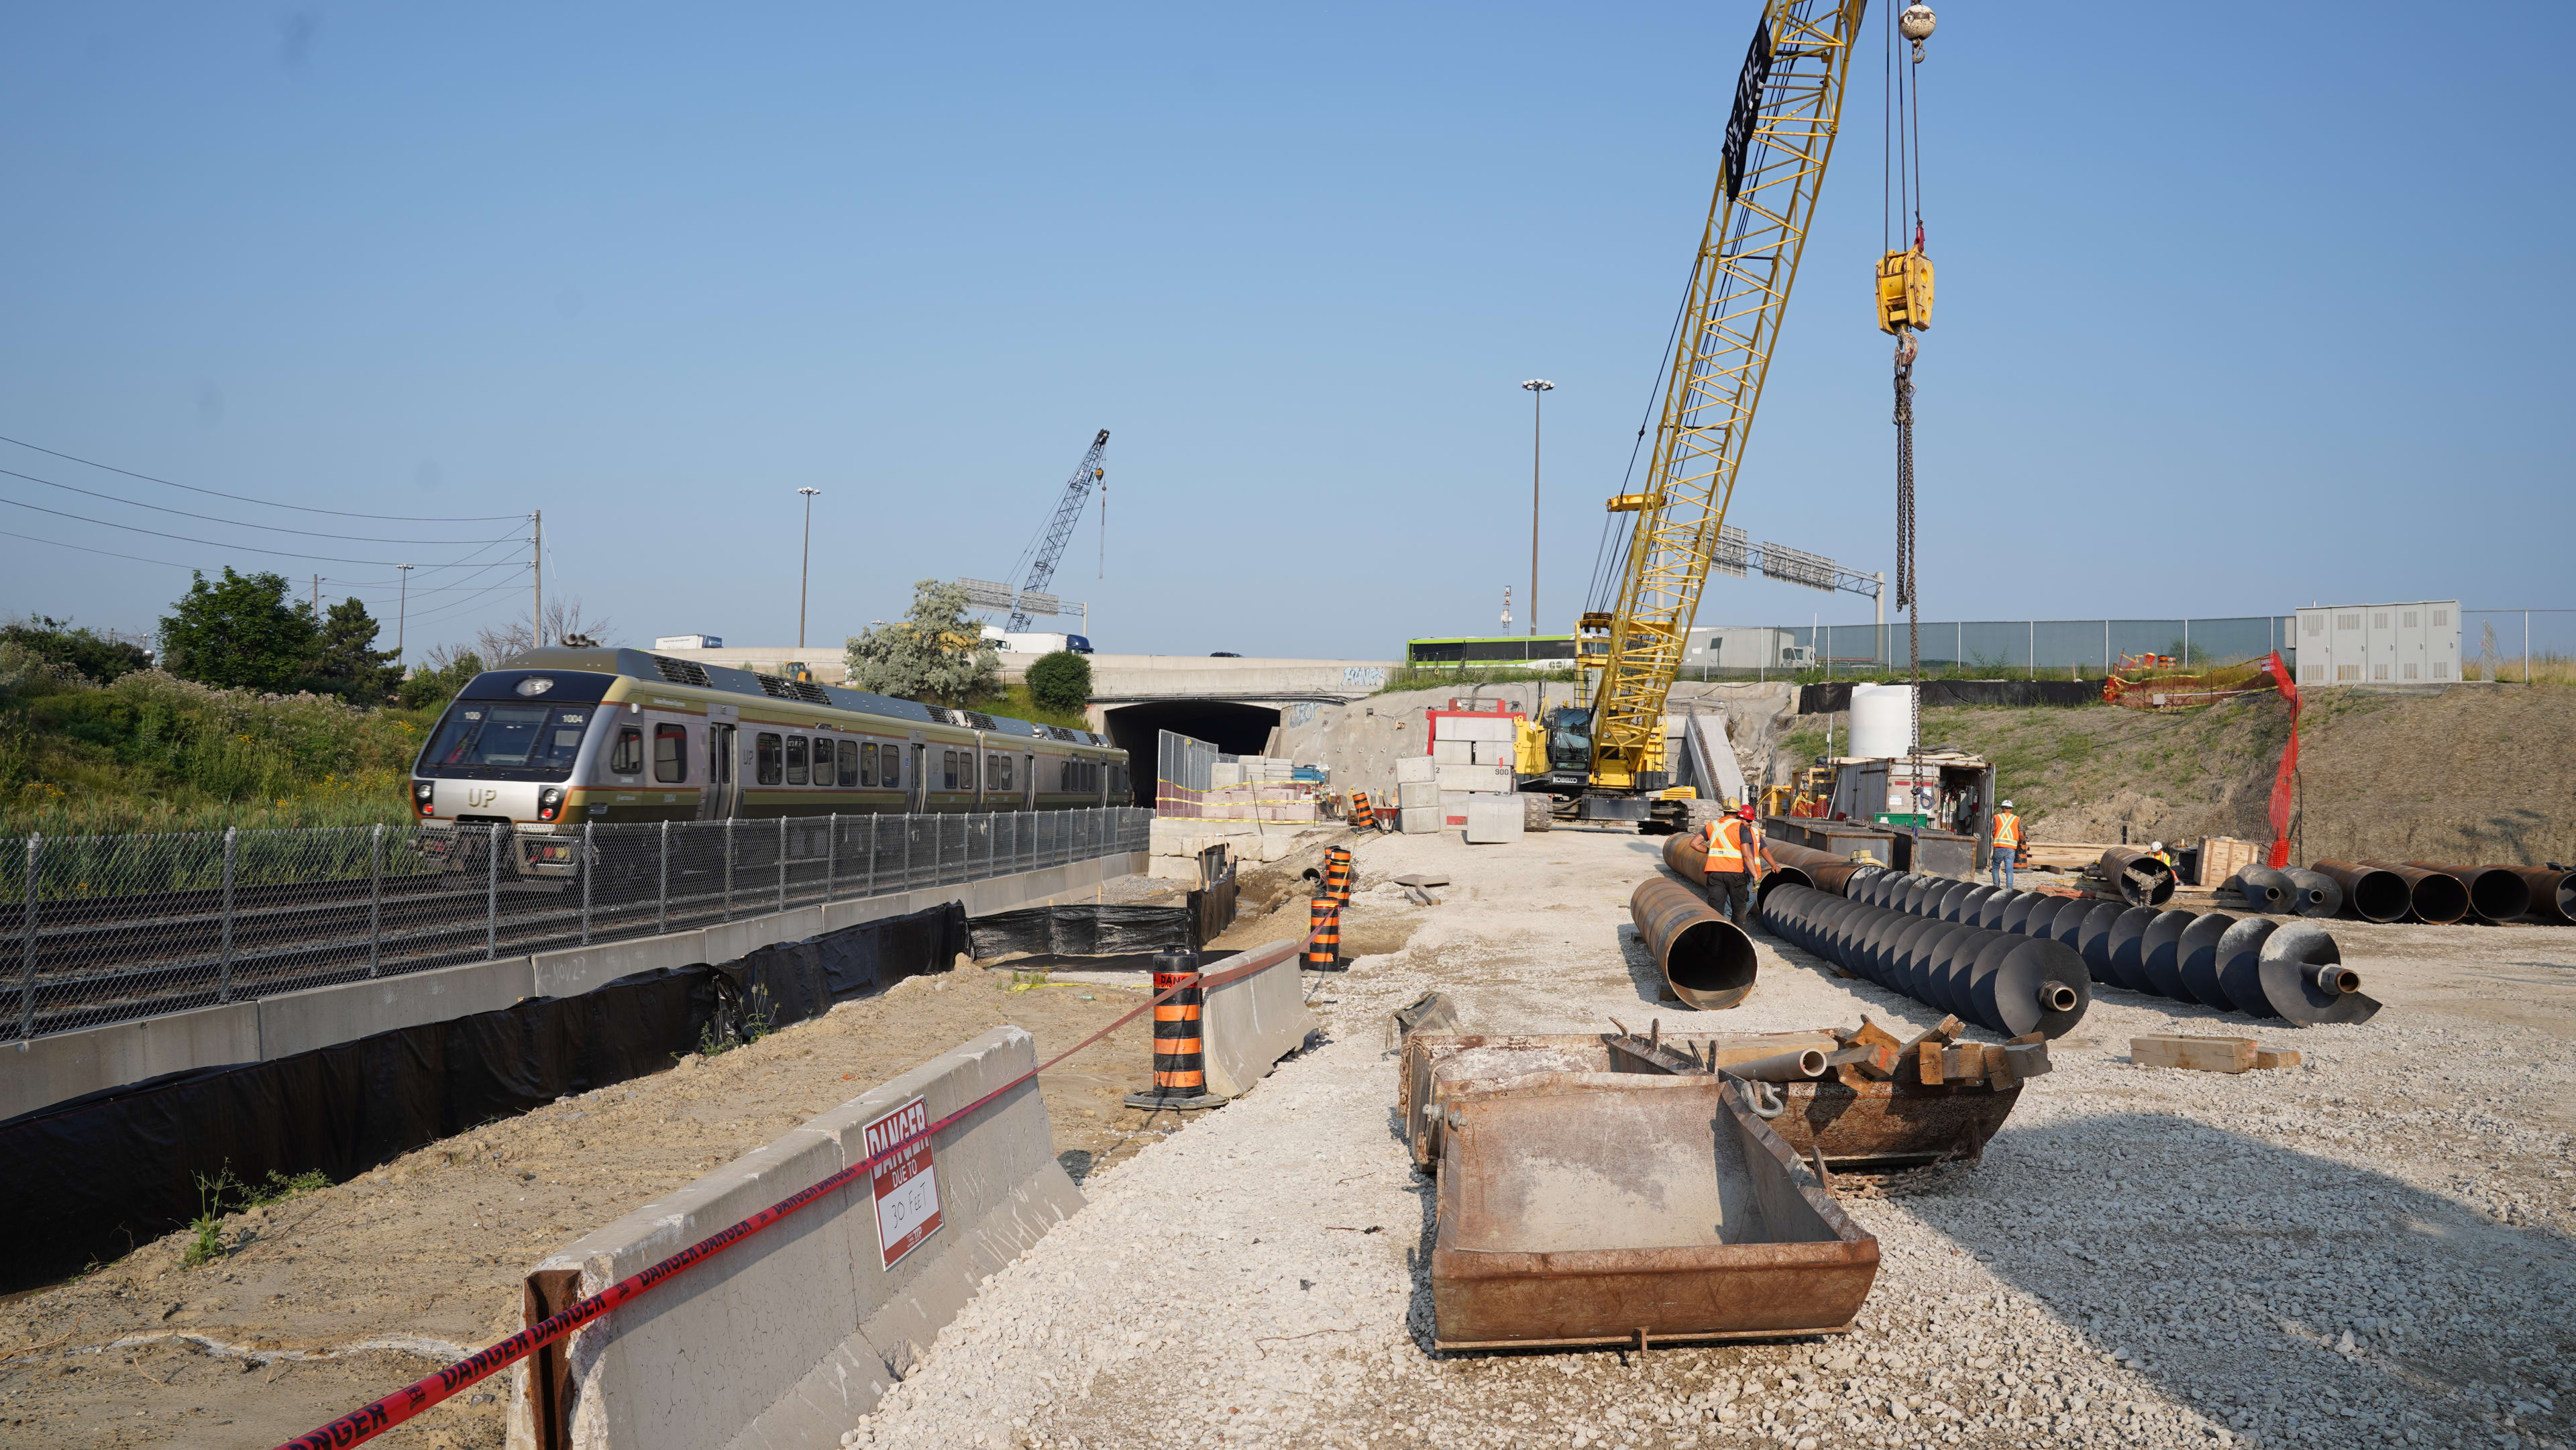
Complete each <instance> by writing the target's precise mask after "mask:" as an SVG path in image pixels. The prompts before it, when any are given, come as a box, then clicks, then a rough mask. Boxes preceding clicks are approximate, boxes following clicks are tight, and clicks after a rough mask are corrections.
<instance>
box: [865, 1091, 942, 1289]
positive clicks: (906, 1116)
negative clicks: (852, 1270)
mask: <svg viewBox="0 0 2576 1450" xmlns="http://www.w3.org/2000/svg"><path fill="white" fill-rule="evenodd" d="M929 1126H930V1106H929V1104H928V1103H926V1102H924V1101H923V1100H922V1099H920V1098H914V1099H913V1100H912V1101H911V1102H908V1103H906V1104H904V1105H903V1106H902V1107H899V1108H897V1109H895V1110H894V1111H893V1112H891V1113H888V1114H886V1115H885V1116H884V1117H882V1118H879V1119H877V1120H876V1121H875V1122H873V1123H870V1124H868V1125H867V1127H866V1128H864V1129H862V1130H861V1132H862V1133H863V1135H864V1136H865V1139H866V1142H867V1149H868V1156H869V1157H870V1158H874V1157H876V1156H877V1155H878V1154H880V1153H883V1152H884V1151H886V1150H887V1149H888V1148H891V1147H893V1146H894V1145H895V1144H897V1143H901V1142H903V1140H904V1139H906V1138H910V1137H912V1136H913V1135H914V1134H916V1133H919V1132H921V1131H922V1130H923V1129H925V1128H928V1127H929ZM868 1182H869V1185H870V1186H871V1187H872V1188H874V1189H875V1190H876V1202H877V1251H878V1252H879V1253H880V1254H882V1255H884V1257H885V1266H886V1267H887V1268H889V1269H891V1268H893V1267H894V1266H895V1261H896V1260H898V1259H900V1258H902V1257H903V1256H904V1255H906V1254H908V1253H911V1252H912V1251H913V1250H914V1249H916V1248H919V1247H920V1246H921V1241H922V1240H923V1239H926V1238H928V1237H930V1236H931V1235H932V1234H934V1233H937V1232H938V1231H939V1177H938V1175H937V1174H936V1173H934V1172H933V1171H932V1170H931V1163H930V1140H929V1139H928V1138H920V1139H918V1140H916V1141H915V1142H913V1143H912V1144H911V1145H909V1146H908V1147H906V1148H904V1149H903V1151H901V1152H899V1153H897V1154H895V1155H894V1156H893V1157H891V1158H888V1159H886V1160H885V1161H884V1162H882V1163H879V1164H878V1165H877V1166H876V1167H875V1168H873V1169H870V1170H869V1172H868Z"/></svg>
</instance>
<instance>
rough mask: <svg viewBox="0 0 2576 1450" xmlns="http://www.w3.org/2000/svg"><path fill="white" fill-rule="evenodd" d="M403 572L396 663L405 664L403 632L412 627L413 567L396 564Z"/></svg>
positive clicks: (396, 626) (396, 624) (396, 620)
mask: <svg viewBox="0 0 2576 1450" xmlns="http://www.w3.org/2000/svg"><path fill="white" fill-rule="evenodd" d="M394 567H395V568H397V569H400V570H401V571H402V602H401V603H400V604H399V605H397V606H396V607H395V612H394V663H395V664H401V663H402V662H403V632H404V631H405V630H406V629H408V628H409V627H410V625H411V566H410V565H409V564H396V565H395V566H394Z"/></svg>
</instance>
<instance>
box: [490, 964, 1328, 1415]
mask: <svg viewBox="0 0 2576 1450" xmlns="http://www.w3.org/2000/svg"><path fill="white" fill-rule="evenodd" d="M1288 975H1289V979H1290V980H1291V981H1292V982H1293V981H1294V980H1295V976H1296V974H1295V972H1294V971H1293V970H1291V971H1290V973H1289V974H1288ZM1036 1066H1037V1043H1036V1040H1035V1039H1033V1038H1031V1037H1030V1036H1029V1035H1028V1033H1026V1032H1024V1031H1022V1030H1020V1029H1019V1028H1017V1027H1000V1028H996V1029H994V1030H993V1031H991V1032H988V1033H985V1034H984V1035H983V1036H981V1037H978V1038H976V1039H975V1040H974V1041H972V1042H969V1043H967V1044H965V1045H964V1046H963V1047H960V1048H958V1049H956V1050H955V1051H952V1052H948V1053H944V1054H942V1055H941V1056H939V1057H936V1058H933V1059H932V1060H930V1061H929V1062H926V1063H924V1064H922V1065H921V1066H919V1067H917V1068H914V1069H913V1070H912V1071H911V1072H908V1073H906V1074H904V1075H903V1076H902V1077H899V1078H896V1079H895V1080H894V1081H892V1082H889V1083H887V1084H885V1085H884V1086H882V1087H879V1088H875V1089H873V1090H871V1091H869V1092H868V1093H866V1094H864V1095H862V1096H860V1097H858V1098H855V1099H852V1100H851V1101H849V1102H847V1103H844V1104H842V1105H841V1106H840V1107H838V1108H835V1109H833V1110H832V1111H830V1112H827V1113H825V1114H823V1115H821V1116H820V1117H817V1118H815V1119H814V1120H812V1121H811V1122H808V1123H806V1124H805V1125H804V1126H803V1127H800V1128H798V1129H796V1130H795V1131H793V1132H791V1133H789V1134H787V1135H786V1136H785V1137H782V1138H779V1139H777V1140H776V1141H774V1142H772V1143H769V1144H768V1145H766V1146H764V1147H762V1148H759V1149H757V1150H755V1151H753V1152H752V1153H750V1154H749V1155H747V1156H745V1157H743V1158H742V1159H740V1160H738V1161H736V1162H734V1163H732V1164H729V1165H727V1166H726V1167H724V1168H722V1169H719V1170H717V1171H716V1172H714V1173H711V1174H708V1175H707V1176H706V1177H704V1178H701V1179H699V1180H698V1181H697V1182H695V1183H692V1184H690V1185H688V1186H687V1187H685V1188H682V1189H680V1190H679V1191H678V1192H676V1193H674V1194H672V1195H671V1196H669V1197H668V1198H666V1199H664V1200H662V1201H661V1202H658V1203H653V1204H648V1205H647V1206H645V1207H644V1208H642V1209H639V1210H637V1211H636V1212H634V1213H632V1214H629V1215H627V1216H626V1217H624V1218H622V1219H619V1220H618V1221H617V1222H615V1223H612V1224H610V1225H608V1226H607V1227H605V1228H602V1229H600V1230H598V1231H597V1232H595V1233H592V1234H590V1235H588V1236H586V1237H584V1238H582V1239H581V1240H579V1241H578V1242H576V1243H574V1244H572V1245H570V1246H569V1247H566V1248H564V1249H562V1250H560V1251H558V1252H556V1253H554V1254H551V1255H549V1256H548V1257H547V1258H546V1259H545V1261H544V1262H542V1263H540V1264H539V1265H538V1266H537V1267H536V1268H535V1269H533V1270H531V1271H530V1274H529V1280H530V1283H531V1286H532V1292H533V1293H534V1294H535V1295H537V1296H538V1298H539V1300H540V1302H543V1303H547V1304H551V1305H552V1307H557V1308H559V1307H561V1304H560V1303H557V1302H555V1301H553V1300H549V1299H546V1297H545V1296H546V1295H547V1294H549V1293H550V1292H559V1291H556V1290H550V1289H549V1288H548V1287H546V1286H547V1285H548V1284H549V1283H550V1282H559V1280H560V1278H561V1277H562V1276H563V1275H565V1274H566V1273H567V1272H577V1273H578V1275H579V1282H578V1285H577V1286H566V1287H569V1288H571V1289H572V1292H574V1293H576V1294H578V1295H587V1294H593V1293H597V1292H598V1291H600V1290H601V1289H604V1288H606V1287H607V1286H608V1285H610V1284H612V1283H615V1282H616V1281H617V1280H619V1279H622V1278H625V1277H627V1276H628V1275H631V1274H634V1273H636V1272H638V1271H640V1270H643V1269H646V1268H649V1267H651V1266H652V1265H653V1264H655V1263H658V1262H660V1261H661V1260H663V1259H665V1258H668V1257H669V1256H670V1255H672V1254H675V1253H677V1252H679V1251H680V1250H682V1249H684V1248H687V1247H688V1246H689V1245H691V1244H693V1243H696V1242H697V1241H699V1240H700V1239H703V1238H705V1237H707V1236H708V1235H710V1234H713V1233H716V1232H718V1231H719V1230H722V1229H724V1228H726V1227H728V1226H730V1225H732V1224H734V1223H737V1222H739V1221H741V1220H742V1219H745V1218H748V1217H749V1216H751V1215H752V1214H753V1213H756V1212H758V1211H759V1210H761V1209H763V1208H766V1207H768V1206H769V1205H770V1204H773V1203H776V1202H778V1201H779V1200H780V1199H783V1198H786V1197H788V1196H789V1195H791V1194H794V1193H796V1192H797V1191H799V1190H801V1189H804V1188H806V1187H808V1186H810V1185H812V1184H814V1183H816V1182H819V1181H821V1180H822V1179H824V1178H827V1177H830V1176H831V1175H832V1174H834V1173H837V1172H839V1171H841V1170H842V1169H844V1168H846V1167H848V1166H850V1165H851V1164H854V1163H858V1162H863V1161H865V1159H866V1158H867V1156H868V1150H867V1147H866V1143H865V1139H864V1136H863V1133H862V1130H863V1128H864V1127H865V1125H866V1124H868V1123H870V1122H872V1121H874V1120H875V1119H877V1118H881V1117H883V1116H885V1115H886V1114H887V1113H889V1112H891V1111H893V1110H894V1109H896V1108H898V1107H900V1106H902V1105H903V1104H904V1103H906V1102H909V1101H910V1100H911V1099H913V1098H914V1097H916V1096H918V1097H923V1098H926V1099H927V1107H928V1111H929V1115H930V1118H931V1120H932V1121H937V1120H938V1119H939V1118H941V1117H944V1116H946V1115H947V1114H949V1113H951V1112H954V1111H956V1110H957V1109H959V1108H962V1107H964V1106H965V1105H966V1104H968V1103H970V1102H973V1101H974V1100H975V1099H977V1098H979V1097H981V1096H983V1095H984V1094H985V1093H987V1092H990V1091H992V1090H993V1089H995V1088H998V1087H1000V1086H1001V1085H1002V1084H1003V1083H1006V1082H1008V1081H1010V1080H1011V1079H1013V1078H1015V1077H1018V1076H1020V1075H1021V1074H1023V1073H1026V1072H1029V1071H1031V1070H1033V1069H1035V1068H1036ZM931 1156H932V1160H933V1165H934V1168H935V1171H936V1174H937V1180H938V1187H939V1199H940V1211H941V1215H942V1219H943V1222H942V1225H941V1227H940V1228H939V1230H938V1231H937V1232H936V1233H934V1234H932V1235H931V1236H930V1238H929V1239H928V1240H927V1241H926V1242H924V1243H923V1244H922V1245H921V1246H920V1247H918V1248H916V1249H914V1250H913V1251H912V1253H911V1254H910V1255H908V1256H906V1257H905V1258H903V1259H902V1260H900V1261H898V1262H897V1263H896V1264H895V1266H894V1267H893V1268H892V1269H891V1270H889V1269H886V1268H884V1267H883V1266H882V1262H881V1259H880V1255H879V1252H878V1247H877V1238H876V1217H875V1199H874V1195H873V1194H872V1193H871V1192H870V1190H869V1187H868V1184H867V1182H866V1180H864V1179H862V1180H860V1181H859V1182H858V1183H856V1184H854V1185H852V1186H850V1187H848V1188H844V1189H842V1190H841V1191H839V1192H837V1193H835V1194H833V1195H831V1196H830V1197H828V1198H826V1199H824V1200H822V1201H820V1202H818V1203H815V1204H813V1205H811V1206H810V1207H808V1208H806V1209H804V1210H803V1211H802V1212H800V1213H798V1214H796V1215H795V1216H794V1217H792V1218H790V1219H788V1220H786V1221H785V1222H783V1223H780V1224H778V1225H776V1226H775V1227H772V1228H770V1229H769V1230H767V1231H766V1232H764V1233H761V1234H758V1235H756V1236H754V1237H752V1238H750V1239H748V1240H745V1241H744V1242H742V1243H741V1244H739V1245H737V1246H735V1247H733V1248H730V1249H727V1250H726V1251H725V1252H723V1253H721V1254H719V1255H717V1256H716V1257H714V1258H712V1259H709V1260H706V1261H704V1262H702V1263H700V1264H698V1265H697V1266H695V1267H693V1268H691V1269H689V1270H687V1271H685V1272H683V1273H682V1274H680V1275H679V1276H678V1277H676V1278H674V1279H671V1280H670V1281H668V1282H666V1283H663V1284H661V1285H658V1286H656V1287H655V1288H653V1289H652V1290H650V1291H648V1292H647V1293H645V1294H644V1295H643V1296H642V1297H640V1298H638V1299H636V1300H634V1301H632V1302H630V1303H629V1304H627V1305H626V1306H625V1307H623V1308H621V1309H618V1310H615V1311H613V1312H611V1313H610V1314H608V1315H606V1316H604V1317H603V1318H601V1319H600V1320H598V1321H597V1322H596V1323H593V1324H591V1325H588V1326H586V1327H584V1328H583V1329H582V1330H580V1331H579V1332H578V1333H576V1334H575V1335H574V1336H573V1337H572V1340H571V1343H570V1345H569V1346H568V1348H567V1350H566V1357H567V1359H568V1369H569V1394H568V1404H567V1405H566V1406H565V1407H564V1408H563V1409H562V1410H561V1411H560V1412H559V1413H560V1414H561V1416H562V1419H561V1420H560V1421H558V1422H557V1424H556V1425H551V1426H540V1425H539V1424H538V1423H537V1411H536V1409H535V1408H534V1407H533V1406H532V1404H531V1399H530V1395H529V1386H528V1376H529V1374H530V1372H531V1367H530V1366H528V1365H525V1364H522V1365H520V1366H519V1367H517V1368H516V1369H514V1370H513V1371H512V1385H511V1392H510V1400H509V1403H510V1424H509V1444H510V1446H511V1450H540V1447H553V1446H561V1445H569V1446H577V1447H580V1450H704V1447H714V1446H730V1447H744V1450H750V1447H760V1450H784V1447H798V1446H812V1447H815V1450H828V1447H834V1446H837V1445H838V1444H839V1443H840V1437H841V1434H842V1432H844V1431H846V1430H847V1429H849V1428H850V1426H851V1425H853V1424H855V1423H856V1422H857V1420H858V1418H859V1417H860V1416H862V1415H865V1414H867V1413H868V1412H869V1411H870V1410H871V1409H873V1408H874V1407H875V1406H876V1403H877V1401H878V1399H879V1398H880V1397H881V1396H883V1395H884V1394H885V1392H886V1391H887V1390H888V1389H889V1388H891V1387H892V1385H893V1383H894V1371H895V1369H897V1368H903V1367H908V1361H909V1360H910V1359H911V1358H912V1357H913V1356H914V1355H915V1354H916V1353H918V1352H919V1351H920V1350H921V1349H924V1348H927V1346H929V1344H930V1343H931V1342H932V1340H933V1339H934V1338H935V1337H936V1336H937V1335H938V1333H939V1330H940V1328H941V1327H942V1326H944V1325H945V1324H947V1323H948V1321H949V1320H950V1319H952V1318H953V1317H955V1315H956V1314H957V1311H958V1310H960V1309H961V1308H963V1307H964V1306H965V1304H966V1302H967V1300H968V1299H970V1298H972V1297H973V1295H974V1293H975V1290H976V1288H977V1287H978V1286H979V1285H980V1284H981V1283H982V1282H983V1280H984V1279H985V1278H986V1277H987V1276H988V1275H990V1274H991V1273H992V1272H993V1271H994V1270H995V1269H997V1268H999V1267H1001V1266H1002V1265H1003V1264H1005V1263H1008V1262H1009V1261H1010V1260H1011V1259H1012V1258H1013V1257H1015V1256H1016V1255H1018V1254H1019V1253H1021V1252H1022V1251H1023V1250H1025V1249H1027V1248H1028V1247H1029V1246H1030V1245H1031V1244H1033V1243H1035V1242H1036V1241H1037V1240H1038V1238H1039V1237H1040V1236H1041V1235H1043V1234H1044V1233H1045V1232H1046V1231H1047V1230H1048V1229H1049V1228H1051V1227H1053V1226H1054V1225H1055V1224H1056V1223H1058V1222H1060V1221H1062V1220H1063V1219H1064V1218H1065V1217H1067V1216H1069V1215H1070V1214H1072V1213H1073V1212H1074V1211H1075V1210H1077V1209H1079V1208H1080V1207H1081V1206H1082V1201H1083V1200H1082V1194H1081V1191H1080V1190H1078V1189H1076V1188H1075V1187H1074V1186H1073V1180H1071V1179H1070V1178H1068V1177H1066V1176H1065V1172H1064V1170H1063V1169H1062V1168H1061V1167H1059V1166H1058V1165H1057V1163H1056V1160H1055V1145H1054V1142H1053V1140H1052V1138H1051V1137H1050V1136H1049V1134H1048V1131H1047V1120H1046V1107H1045V1104H1044V1103H1043V1102H1042V1101H1041V1100H1040V1099H1039V1097H1038V1085H1037V1083H1036V1081H1035V1080H1034V1079H1032V1080H1030V1081H1028V1082H1026V1083H1023V1084H1021V1085H1020V1086H1019V1087H1017V1088H1015V1089H1013V1090H1011V1091H1010V1092H1009V1093H1007V1094H1005V1095H1003V1096H1002V1097H1001V1098H999V1099H997V1100H996V1101H995V1102H993V1103H992V1104H991V1105H990V1106H988V1107H986V1108H984V1109H983V1110H981V1111H979V1112H978V1113H976V1114H975V1115H974V1116H972V1117H970V1118H968V1119H967V1120H966V1121H964V1122H962V1123H959V1124H957V1125H956V1126H954V1127H951V1128H949V1129H947V1130H946V1131H944V1132H941V1133H938V1134H936V1135H934V1136H933V1137H932V1139H931ZM549 1276H553V1279H552V1280H550V1279H549ZM563 1302H569V1301H568V1300H565V1301H563ZM537 1370H538V1372H540V1373H544V1372H545V1371H546V1367H545V1366H542V1365H541V1366H538V1367H537ZM565 1422H568V1434H567V1433H565V1429H566V1428H567V1427H566V1423H565Z"/></svg>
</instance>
